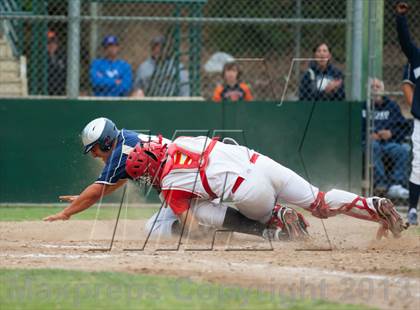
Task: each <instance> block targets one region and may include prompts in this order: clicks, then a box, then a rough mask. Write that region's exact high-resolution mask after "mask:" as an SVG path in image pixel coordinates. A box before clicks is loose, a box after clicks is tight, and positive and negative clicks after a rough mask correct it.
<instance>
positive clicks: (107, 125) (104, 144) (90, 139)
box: [82, 117, 119, 154]
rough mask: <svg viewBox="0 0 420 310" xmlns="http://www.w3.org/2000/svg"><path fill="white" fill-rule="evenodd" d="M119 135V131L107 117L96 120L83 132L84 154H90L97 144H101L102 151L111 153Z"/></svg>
mask: <svg viewBox="0 0 420 310" xmlns="http://www.w3.org/2000/svg"><path fill="white" fill-rule="evenodd" d="M118 134H119V131H118V129H117V127H116V126H115V124H114V123H113V122H112V121H111V120H109V119H107V118H105V117H100V118H97V119H94V120H93V121H91V122H90V123H89V124H87V125H86V126H85V128H84V129H83V131H82V142H83V146H84V150H83V153H84V154H87V153H89V152H90V150H91V149H92V147H93V146H94V145H95V144H99V148H100V149H101V150H102V151H104V152H107V151H109V150H110V149H111V148H112V145H113V143H114V141H115V139H116V138H117V137H118Z"/></svg>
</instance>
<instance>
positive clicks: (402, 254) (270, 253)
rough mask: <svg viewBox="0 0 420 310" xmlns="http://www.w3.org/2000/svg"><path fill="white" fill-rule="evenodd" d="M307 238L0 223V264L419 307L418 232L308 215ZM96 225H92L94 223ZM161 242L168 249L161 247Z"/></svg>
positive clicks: (128, 224)
mask: <svg viewBox="0 0 420 310" xmlns="http://www.w3.org/2000/svg"><path fill="white" fill-rule="evenodd" d="M309 221H310V224H311V227H310V233H311V236H312V238H311V240H309V241H306V242H297V243H292V242H284V243H273V249H271V248H270V244H269V243H268V242H266V241H263V240H261V239H259V238H252V237H249V236H245V235H240V234H234V235H233V236H231V238H230V237H229V235H228V234H226V233H222V234H221V235H219V236H217V238H216V242H215V245H214V248H213V250H208V249H209V248H210V246H211V239H209V240H206V241H200V242H198V241H191V240H187V239H185V240H184V239H183V240H182V244H181V245H180V250H178V251H176V250H175V249H176V248H177V240H165V241H163V240H160V241H158V240H152V241H150V242H149V243H148V244H147V245H146V247H145V249H144V250H143V251H124V249H131V250H133V249H136V248H139V247H142V245H143V244H144V241H145V237H146V236H145V234H144V231H143V226H144V221H133V220H130V221H123V222H122V223H121V225H119V228H118V230H117V234H116V242H115V246H114V248H113V250H112V251H111V252H100V251H94V252H91V251H89V249H90V248H92V247H105V246H107V245H108V243H109V239H110V237H111V235H112V228H113V222H112V221H100V222H96V223H95V222H94V221H68V222H54V223H43V222H0V236H1V240H0V267H1V268H65V269H78V270H90V271H98V270H101V271H124V272H133V273H145V274H163V275H172V276H179V277H186V278H189V279H193V280H203V281H211V282H218V283H225V284H233V285H240V286H242V287H246V288H255V289H259V290H264V291H269V292H270V293H271V294H281V295H287V296H290V297H292V298H315V299H319V298H322V299H329V300H333V301H339V302H343V303H352V304H366V305H372V306H376V307H380V308H385V309H420V236H419V235H418V234H416V233H415V231H414V228H410V229H409V230H408V231H407V232H406V233H405V234H404V235H403V237H402V238H401V239H397V240H395V239H387V240H383V241H380V242H377V241H375V240H374V236H375V232H376V228H377V225H376V224H374V223H369V222H362V221H358V220H354V219H351V218H348V217H344V216H339V217H336V218H332V219H328V220H326V221H325V224H326V228H327V231H328V234H329V237H330V239H331V241H332V244H333V250H332V251H312V250H314V249H326V248H328V242H327V241H326V238H325V234H324V232H323V228H322V225H321V221H320V220H318V219H315V218H313V217H309ZM93 228H94V229H93ZM163 249H170V250H169V251H165V250H163Z"/></svg>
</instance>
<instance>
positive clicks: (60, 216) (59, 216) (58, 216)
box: [42, 211, 70, 222]
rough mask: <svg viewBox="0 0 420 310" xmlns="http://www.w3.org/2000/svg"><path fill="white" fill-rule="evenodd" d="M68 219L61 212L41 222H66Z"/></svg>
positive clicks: (67, 216)
mask: <svg viewBox="0 0 420 310" xmlns="http://www.w3.org/2000/svg"><path fill="white" fill-rule="evenodd" d="M69 218H70V216H69V215H67V214H65V213H64V212H63V211H61V212H59V213H57V214H54V215H50V216H47V217H44V218H43V219H42V220H43V221H45V222H54V221H66V220H68V219H69Z"/></svg>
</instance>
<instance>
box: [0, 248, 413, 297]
mask: <svg viewBox="0 0 420 310" xmlns="http://www.w3.org/2000/svg"><path fill="white" fill-rule="evenodd" d="M144 255H146V256H150V254H146V253H142V252H138V253H136V252H131V253H118V254H115V253H109V252H108V253H100V254H97V253H82V254H67V253H63V254H45V253H29V254H8V253H0V257H5V258H41V259H44V258H45V259H50V258H61V259H67V260H76V259H80V258H88V259H108V258H116V257H140V256H144ZM161 258H162V257H161ZM194 262H195V263H202V264H205V265H206V266H207V267H208V266H209V265H214V266H215V267H220V266H221V265H220V262H216V261H212V260H197V259H196V260H194ZM229 266H231V267H240V268H247V269H250V268H255V269H265V270H267V268H268V267H269V268H275V269H276V271H280V272H281V273H284V274H285V275H287V274H290V273H293V274H294V275H300V276H306V277H308V276H309V277H317V278H319V277H320V276H329V277H334V278H337V277H338V278H349V277H351V278H358V279H371V280H376V281H383V280H388V281H391V282H395V284H401V282H402V281H409V282H410V283H411V284H413V285H419V286H420V279H416V278H409V277H398V276H386V275H376V274H367V273H351V272H345V271H335V270H326V269H321V268H308V267H288V266H275V267H274V266H272V265H270V264H249V263H237V262H229ZM416 296H417V297H420V293H418V294H416Z"/></svg>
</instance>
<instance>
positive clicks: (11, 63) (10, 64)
mask: <svg viewBox="0 0 420 310" xmlns="http://www.w3.org/2000/svg"><path fill="white" fill-rule="evenodd" d="M0 71H14V72H19V71H20V67H19V63H18V62H17V61H15V60H13V59H10V58H7V57H0Z"/></svg>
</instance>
